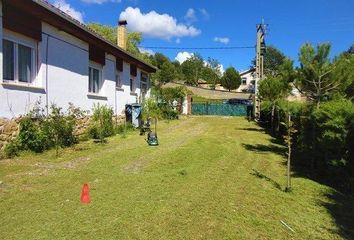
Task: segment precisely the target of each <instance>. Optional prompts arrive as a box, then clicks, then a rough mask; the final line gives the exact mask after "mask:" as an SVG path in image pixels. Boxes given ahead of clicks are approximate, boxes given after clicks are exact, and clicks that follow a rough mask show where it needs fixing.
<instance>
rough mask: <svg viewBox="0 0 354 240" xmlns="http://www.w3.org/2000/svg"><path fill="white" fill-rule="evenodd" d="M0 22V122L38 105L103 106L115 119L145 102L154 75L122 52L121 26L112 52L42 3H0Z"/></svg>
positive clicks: (123, 31)
mask: <svg viewBox="0 0 354 240" xmlns="http://www.w3.org/2000/svg"><path fill="white" fill-rule="evenodd" d="M0 16H1V20H0V38H1V41H0V117H5V118H13V117H17V116H19V115H23V114H26V113H27V112H28V111H29V110H31V109H32V107H33V105H34V103H35V102H38V101H39V102H40V103H41V104H42V106H43V107H44V106H50V105H51V104H52V103H54V104H57V105H58V106H60V107H63V108H64V109H66V108H67V106H68V103H69V102H71V103H73V104H74V105H75V106H76V107H80V108H81V109H83V110H90V109H92V107H93V104H94V103H100V104H106V105H108V106H111V107H112V108H113V109H114V111H115V113H116V114H118V115H120V114H122V113H123V111H124V109H125V104H127V103H138V102H142V101H143V99H144V98H145V97H148V95H149V89H150V81H149V74H150V73H153V72H155V70H156V69H155V68H154V67H153V66H151V65H149V64H148V63H145V62H143V61H141V60H139V59H137V58H135V57H134V56H132V55H131V54H129V53H128V52H127V51H126V50H125V49H126V29H125V24H126V22H125V21H120V22H119V23H120V26H119V28H120V29H119V31H118V36H119V37H120V39H119V41H118V42H119V44H120V46H119V47H118V46H115V45H114V44H112V43H109V42H108V41H106V40H105V39H103V38H102V37H101V36H99V35H98V34H96V33H95V32H93V31H92V30H90V29H89V28H87V27H86V26H85V25H83V24H81V23H80V22H78V21H76V20H74V19H72V18H71V17H69V16H68V15H67V14H65V13H64V12H62V11H60V10H59V9H57V8H55V7H53V6H52V5H50V4H48V3H47V2H46V1H42V0H26V1H24V0H0Z"/></svg>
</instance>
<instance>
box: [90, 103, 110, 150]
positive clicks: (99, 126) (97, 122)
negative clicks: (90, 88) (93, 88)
mask: <svg viewBox="0 0 354 240" xmlns="http://www.w3.org/2000/svg"><path fill="white" fill-rule="evenodd" d="M112 118H113V110H112V108H110V107H107V106H105V105H103V106H101V105H99V104H97V105H95V106H94V108H93V115H92V121H91V126H90V128H89V130H88V132H89V135H90V136H91V137H93V138H94V139H99V140H100V141H101V142H102V143H103V142H104V140H105V138H106V137H110V136H112V135H114V126H113V120H112Z"/></svg>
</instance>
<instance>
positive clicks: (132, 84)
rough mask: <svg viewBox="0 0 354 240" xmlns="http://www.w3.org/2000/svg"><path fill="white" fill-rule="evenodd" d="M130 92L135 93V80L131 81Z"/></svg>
mask: <svg viewBox="0 0 354 240" xmlns="http://www.w3.org/2000/svg"><path fill="white" fill-rule="evenodd" d="M130 92H132V93H133V92H135V82H134V79H130Z"/></svg>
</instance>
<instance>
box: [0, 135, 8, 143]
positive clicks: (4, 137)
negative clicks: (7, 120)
mask: <svg viewBox="0 0 354 240" xmlns="http://www.w3.org/2000/svg"><path fill="white" fill-rule="evenodd" d="M8 138H9V137H8V136H7V135H5V134H1V135H0V141H2V142H5V141H6V140H7V139H8Z"/></svg>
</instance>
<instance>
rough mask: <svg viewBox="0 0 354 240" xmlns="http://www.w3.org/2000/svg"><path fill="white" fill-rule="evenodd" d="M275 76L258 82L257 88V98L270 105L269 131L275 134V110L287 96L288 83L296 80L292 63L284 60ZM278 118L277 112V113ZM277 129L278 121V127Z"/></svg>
mask: <svg viewBox="0 0 354 240" xmlns="http://www.w3.org/2000/svg"><path fill="white" fill-rule="evenodd" d="M277 68H278V70H277V75H275V76H269V77H267V78H266V79H264V80H262V81H260V83H259V87H258V94H259V96H260V97H261V98H262V99H264V100H266V101H269V102H270V103H271V107H272V110H271V119H270V122H271V129H272V131H273V133H274V132H275V124H274V116H275V110H276V108H277V106H278V103H279V101H280V100H282V99H284V98H285V97H286V96H288V94H289V92H290V90H291V88H290V85H289V83H291V82H293V81H294V80H295V78H296V72H295V70H294V67H293V61H291V60H290V59H287V58H286V59H285V60H284V61H283V63H282V64H281V65H279V66H278V67H277ZM278 118H279V112H278ZM277 128H279V119H278V125H277Z"/></svg>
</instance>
